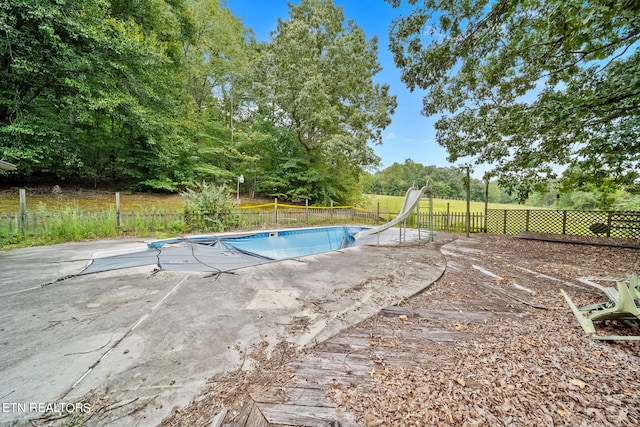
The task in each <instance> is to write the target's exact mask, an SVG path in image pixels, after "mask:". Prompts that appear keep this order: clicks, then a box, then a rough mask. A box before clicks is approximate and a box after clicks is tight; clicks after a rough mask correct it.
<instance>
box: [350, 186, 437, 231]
mask: <svg viewBox="0 0 640 427" xmlns="http://www.w3.org/2000/svg"><path fill="white" fill-rule="evenodd" d="M426 190H427V186H426V185H425V186H424V187H422V188H421V189H418V188H416V187H411V188H409V189H408V190H407V193H406V194H405V195H404V201H403V202H402V208H400V213H399V214H398V216H397V217H395V218H394V219H392V220H391V221H389V222H387V223H385V224H382V225H381V226H379V227H374V228H370V229H368V230H362V231H360V232H358V233H356V234H355V235H354V236H353V237H354V238H356V239H359V238H360V237H364V236H369V235H371V234H376V233H381V232H383V231H385V230H386V229H388V228H391V227H393V226H394V225H396V224H398V223H400V222H401V221H403V220H405V219H406V218H407V217H408V216H409V215H411V213H412V212H413V210H414V209H415V208H416V206H418V205H419V204H420V199H421V198H422V195H423V194H424V192H425V191H426Z"/></svg>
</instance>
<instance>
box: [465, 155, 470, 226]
mask: <svg viewBox="0 0 640 427" xmlns="http://www.w3.org/2000/svg"><path fill="white" fill-rule="evenodd" d="M470 169H471V168H470V167H469V165H467V221H466V223H467V225H466V231H467V237H469V234H470V232H471V171H470Z"/></svg>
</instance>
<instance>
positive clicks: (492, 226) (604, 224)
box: [487, 209, 640, 239]
mask: <svg viewBox="0 0 640 427" xmlns="http://www.w3.org/2000/svg"><path fill="white" fill-rule="evenodd" d="M487 232H488V233H500V234H517V233H523V232H529V233H550V234H561V235H573V236H600V237H617V238H624V239H640V212H615V211H552V210H524V209H513V210H511V209H501V210H497V209H489V210H488V212H487Z"/></svg>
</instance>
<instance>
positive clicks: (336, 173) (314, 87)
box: [258, 0, 396, 202]
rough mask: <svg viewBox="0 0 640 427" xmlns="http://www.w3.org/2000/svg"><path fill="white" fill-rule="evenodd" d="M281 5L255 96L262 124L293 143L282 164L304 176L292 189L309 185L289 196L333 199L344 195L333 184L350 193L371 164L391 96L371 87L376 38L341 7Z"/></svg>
mask: <svg viewBox="0 0 640 427" xmlns="http://www.w3.org/2000/svg"><path fill="white" fill-rule="evenodd" d="M289 7H290V11H289V19H287V20H279V21H278V26H277V29H276V30H275V31H274V32H273V34H272V40H271V42H270V43H269V44H268V45H266V46H265V48H264V50H263V52H262V57H261V62H260V70H261V71H260V74H261V75H262V78H260V83H261V84H262V86H261V92H260V93H261V96H260V97H259V98H258V99H259V102H260V103H261V105H262V106H263V107H264V108H263V110H267V111H268V113H267V115H268V119H269V120H271V121H273V123H274V124H275V125H277V126H279V127H282V128H284V129H286V130H287V131H288V134H289V137H290V139H291V141H292V142H293V143H295V145H296V147H290V150H291V151H290V152H299V153H301V154H302V155H303V156H304V157H303V160H304V161H303V162H295V163H296V164H292V162H291V159H289V161H286V162H284V167H283V169H288V168H293V170H298V172H297V173H298V174H299V175H301V176H302V175H306V179H305V180H304V181H306V182H300V183H299V184H298V187H305V186H306V187H309V184H311V182H312V181H313V182H314V184H312V185H310V187H309V190H311V191H306V193H307V194H306V195H305V194H303V193H304V191H303V192H302V193H299V194H297V197H298V198H313V199H324V201H325V202H327V201H328V200H329V199H333V200H339V199H340V197H338V194H337V193H344V192H345V191H346V190H347V189H346V188H343V189H342V191H336V189H337V188H338V187H340V186H341V182H346V183H349V184H350V186H351V187H352V188H353V189H355V190H357V185H356V182H355V181H357V179H358V177H359V175H360V173H361V172H362V171H363V170H364V169H365V168H367V167H371V166H375V165H377V164H378V162H379V158H378V157H377V156H376V155H375V153H374V152H373V149H372V148H371V147H370V146H369V145H368V143H369V142H372V143H381V140H382V136H381V133H382V130H383V129H384V128H385V127H386V126H388V125H389V124H390V123H391V117H390V116H391V114H393V111H394V109H395V107H396V98H395V96H392V95H390V94H389V87H388V85H379V84H376V83H374V82H373V77H374V76H375V75H376V74H377V73H378V72H379V71H380V65H379V64H378V59H377V40H376V39H375V38H374V39H372V40H367V39H366V37H365V34H364V32H363V31H362V29H361V28H360V27H358V25H356V24H355V23H354V22H353V21H348V22H345V17H344V14H343V12H342V8H340V7H336V6H335V5H334V3H333V1H331V0H303V1H301V2H300V3H299V4H298V5H296V6H293V5H289ZM302 169H306V170H302ZM309 169H311V170H313V171H315V172H316V173H314V174H308V173H306V172H307V171H308V170H309ZM354 179H355V180H354ZM323 186H324V188H321V187H323Z"/></svg>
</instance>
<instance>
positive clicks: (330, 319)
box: [0, 230, 450, 426]
mask: <svg viewBox="0 0 640 427" xmlns="http://www.w3.org/2000/svg"><path fill="white" fill-rule="evenodd" d="M390 231H393V230H390ZM393 232H394V235H397V230H396V231H393ZM424 235H425V234H424V232H423V238H424ZM435 239H436V240H444V239H447V237H444V236H442V235H438V234H436V235H435ZM449 239H450V238H449ZM411 240H412V239H411V237H410V238H409V239H407V242H406V243H403V244H402V245H398V244H397V242H396V243H391V244H386V245H380V246H376V245H375V244H372V245H368V246H358V247H353V248H348V249H342V250H340V251H335V252H328V253H322V254H316V255H310V256H306V257H301V258H297V259H291V260H284V261H279V262H273V263H268V264H263V265H258V266H254V267H250V268H244V269H239V270H235V271H233V272H228V273H222V274H211V273H198V272H170V271H159V272H158V271H154V269H153V267H136V268H130V269H124V270H116V271H110V272H103V273H96V274H90V275H85V276H75V274H77V273H79V272H80V271H81V269H82V268H83V267H84V266H85V265H86V262H87V260H88V259H89V257H90V256H91V254H92V253H93V252H94V251H98V250H115V249H123V248H124V249H127V248H132V247H135V246H136V245H140V244H141V241H140V240H139V239H137V240H109V241H96V242H84V243H69V244H64V245H55V246H48V247H38V248H28V249H20V250H15V251H11V252H6V253H2V254H0V296H2V298H0V405H1V406H0V407H1V408H2V411H0V424H3V425H4V424H9V425H11V424H13V423H17V424H18V425H21V424H27V423H29V422H30V421H29V420H32V419H34V418H39V417H42V416H44V415H45V414H43V413H42V409H43V408H46V405H47V404H55V403H58V404H60V403H67V402H73V403H75V402H81V403H84V404H86V405H87V406H82V407H80V409H81V410H76V413H75V414H73V415H76V416H77V417H78V418H82V419H84V420H85V421H87V424H88V425H102V424H104V423H106V422H109V423H110V424H111V425H116V426H118V425H122V426H132V425H157V424H158V423H159V422H160V421H161V420H162V419H163V418H164V417H165V416H166V415H168V414H169V413H170V411H171V410H172V409H173V408H176V407H182V406H184V405H186V404H188V403H189V402H190V400H191V399H192V398H193V397H194V396H196V395H197V394H198V393H199V391H200V390H201V389H202V388H203V387H204V386H205V384H206V381H207V379H208V378H211V377H212V376H214V375H216V374H219V373H222V372H225V371H228V370H231V369H237V368H250V358H249V357H248V353H249V352H250V349H251V347H252V346H253V345H256V344H258V343H261V342H268V343H269V345H275V344H276V343H278V342H280V341H283V340H284V341H289V342H293V343H296V344H297V345H300V346H309V345H313V344H314V343H316V342H320V341H322V340H325V339H327V338H329V337H331V336H333V335H335V334H337V333H338V332H340V331H341V330H343V329H345V328H347V327H349V326H352V325H354V324H356V323H358V322H360V321H362V320H364V319H366V318H368V317H369V316H371V315H373V314H375V313H377V312H378V311H379V310H380V309H382V308H383V307H386V306H388V305H392V304H394V303H397V302H399V301H400V300H402V299H404V298H408V297H410V296H412V295H414V294H416V293H418V292H420V291H421V290H423V289H425V288H426V287H427V286H429V285H430V284H431V283H433V282H434V281H435V280H437V278H439V277H440V275H441V274H442V273H443V272H444V269H445V261H444V259H443V258H442V256H441V254H440V252H439V250H438V248H437V245H436V244H434V243H428V242H426V241H424V240H422V241H419V242H415V241H411ZM60 278H66V279H64V280H60V281H56V280H57V279H60ZM32 404H42V405H32ZM72 408H73V407H72ZM23 409H24V410H23ZM82 409H89V411H88V412H86V411H84V410H82ZM57 415H59V414H55V413H54V414H53V423H54V425H55V423H56V422H58V423H59V424H61V423H63V422H68V421H69V418H68V417H67V418H61V419H60V420H58V421H55V419H56V416H57Z"/></svg>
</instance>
